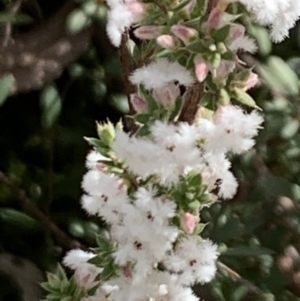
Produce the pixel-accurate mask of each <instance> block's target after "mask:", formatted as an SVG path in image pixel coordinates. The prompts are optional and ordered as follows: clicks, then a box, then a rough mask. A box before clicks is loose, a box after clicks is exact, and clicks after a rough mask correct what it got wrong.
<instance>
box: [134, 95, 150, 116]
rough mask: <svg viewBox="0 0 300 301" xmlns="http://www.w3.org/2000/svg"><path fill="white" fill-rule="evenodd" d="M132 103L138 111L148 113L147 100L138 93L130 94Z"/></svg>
mask: <svg viewBox="0 0 300 301" xmlns="http://www.w3.org/2000/svg"><path fill="white" fill-rule="evenodd" d="M130 103H131V104H132V106H133V108H134V110H135V111H136V112H137V113H146V112H147V111H148V106H147V102H146V101H145V100H144V99H142V98H141V97H140V96H139V95H137V94H136V93H134V94H131V95H130Z"/></svg>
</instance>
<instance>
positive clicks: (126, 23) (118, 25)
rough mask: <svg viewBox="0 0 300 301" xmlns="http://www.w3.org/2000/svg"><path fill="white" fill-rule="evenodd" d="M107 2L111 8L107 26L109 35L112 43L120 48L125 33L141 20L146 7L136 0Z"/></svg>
mask: <svg viewBox="0 0 300 301" xmlns="http://www.w3.org/2000/svg"><path fill="white" fill-rule="evenodd" d="M106 2H107V4H108V6H109V7H110V9H109V11H108V20H107V25H106V31H107V35H108V37H109V39H110V41H111V43H112V44H113V45H114V46H116V47H119V46H120V44H121V38H122V34H123V32H124V31H125V29H126V28H129V27H130V26H131V25H132V24H134V23H136V22H138V21H139V20H140V18H141V16H142V14H143V12H144V6H143V4H142V3H140V2H139V1H136V0H124V1H122V0H108V1H106Z"/></svg>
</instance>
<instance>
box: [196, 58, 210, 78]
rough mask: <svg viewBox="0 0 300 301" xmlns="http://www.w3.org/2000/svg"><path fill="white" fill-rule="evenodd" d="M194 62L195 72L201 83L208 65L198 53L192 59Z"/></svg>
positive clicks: (206, 72)
mask: <svg viewBox="0 0 300 301" xmlns="http://www.w3.org/2000/svg"><path fill="white" fill-rule="evenodd" d="M194 63H195V74H196V77H197V79H198V81H199V82H200V83H202V82H203V81H204V80H205V78H206V76H207V74H208V71H209V68H208V65H207V64H206V62H205V61H204V60H203V59H202V57H201V56H200V55H197V56H196V57H195V59H194Z"/></svg>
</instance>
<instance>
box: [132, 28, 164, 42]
mask: <svg viewBox="0 0 300 301" xmlns="http://www.w3.org/2000/svg"><path fill="white" fill-rule="evenodd" d="M162 30H163V26H152V25H149V26H141V27H139V28H138V29H136V30H135V31H134V35H135V36H136V37H137V38H139V39H142V40H152V39H156V38H157V37H158V36H159V35H160V34H161V32H162Z"/></svg>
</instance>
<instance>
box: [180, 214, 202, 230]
mask: <svg viewBox="0 0 300 301" xmlns="http://www.w3.org/2000/svg"><path fill="white" fill-rule="evenodd" d="M198 222H199V217H198V216H196V215H193V214H191V213H189V212H185V213H184V214H183V216H182V217H181V227H182V228H183V230H184V231H185V232H186V233H189V234H191V233H193V232H194V229H195V227H196V225H197V224H198Z"/></svg>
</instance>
